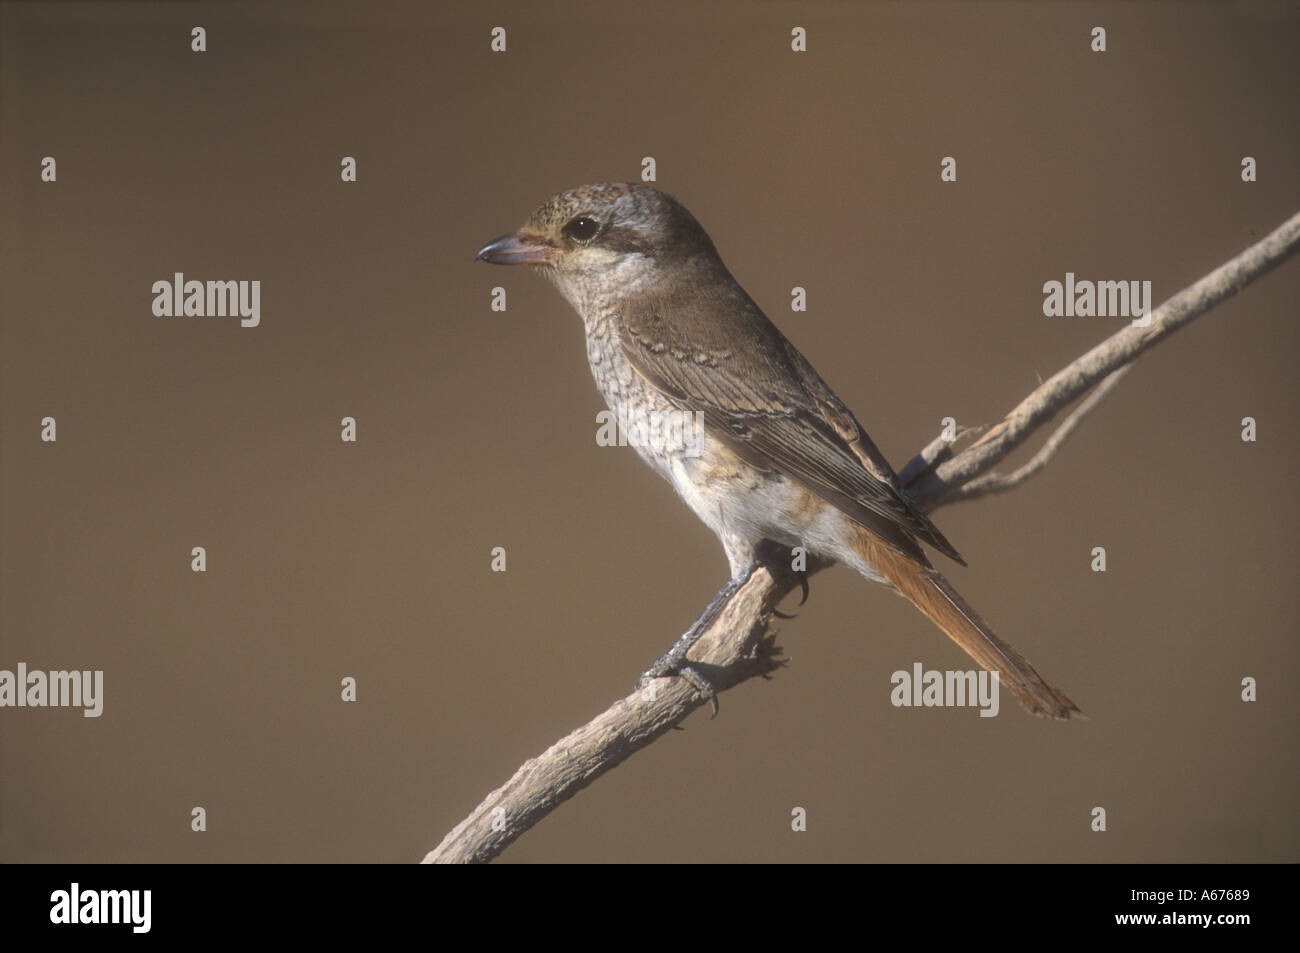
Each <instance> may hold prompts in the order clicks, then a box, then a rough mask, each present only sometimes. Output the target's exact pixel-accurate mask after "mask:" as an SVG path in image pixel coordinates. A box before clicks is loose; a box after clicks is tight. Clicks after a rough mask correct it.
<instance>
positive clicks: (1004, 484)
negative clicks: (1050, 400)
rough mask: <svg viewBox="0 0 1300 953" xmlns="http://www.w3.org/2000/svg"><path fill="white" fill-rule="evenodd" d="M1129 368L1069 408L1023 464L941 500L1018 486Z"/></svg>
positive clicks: (1049, 457)
mask: <svg viewBox="0 0 1300 953" xmlns="http://www.w3.org/2000/svg"><path fill="white" fill-rule="evenodd" d="M1132 369H1133V365H1132V364H1125V365H1124V366H1123V367H1121V368H1120V369H1119V370H1117V371H1111V374H1110V376H1109V377H1107V378H1106V379H1105V380H1103V381H1102V382H1101V383H1100V384H1098V385H1097V386H1096V387H1095V388H1093V391H1092V393H1090V394H1089V395H1088V396H1087V397H1085V398H1084V399H1083V401H1082V402H1081V403H1080V404H1079V406H1078V407H1076V408H1074V410H1072V411H1070V416H1068V417H1066V418H1065V420H1063V421H1061V425H1060V426H1059V427H1057V428H1056V430H1054V431H1053V432H1052V435H1051V436H1050V437H1048V438H1047V441H1046V442H1045V443H1044V444H1043V445H1042V446H1041V447H1039V448H1038V452H1037V453H1035V454H1034V455H1033V456H1032V457H1031V458H1030V459H1029V462H1028V463H1026V464H1025V465H1024V466H1022V467H1020V468H1019V469H1017V470H1015V471H1013V472H1012V473H1009V474H1007V475H1005V476H1003V475H1002V474H1000V473H986V474H984V476H982V477H976V478H975V479H974V480H971V481H970V482H969V483H967V484H965V485H963V486H959V487H956V488H955V489H952V490H950V491H949V492H948V494H947V495H946V496H945V497H944V500H943V502H944V503H945V504H947V503H960V502H962V501H963V500H973V499H975V498H976V497H979V496H985V495H987V494H989V493H1003V492H1005V491H1007V490H1010V489H1014V488H1015V487H1018V486H1019V485H1020V484H1022V483H1024V482H1025V481H1026V480H1028V479H1029V478H1030V477H1031V476H1034V475H1035V474H1036V473H1038V472H1039V471H1040V470H1042V469H1043V467H1045V466H1047V464H1048V463H1050V462H1051V460H1052V458H1053V457H1054V456H1056V452H1057V451H1058V450H1060V449H1061V447H1062V446H1064V445H1065V441H1066V440H1068V439H1069V437H1070V434H1071V433H1073V432H1074V428H1075V427H1077V426H1079V424H1080V423H1082V422H1083V419H1084V418H1085V417H1087V416H1088V415H1089V414H1090V413H1092V411H1093V409H1094V408H1095V407H1096V406H1097V405H1098V404H1100V403H1101V402H1102V401H1103V400H1105V399H1106V396H1107V395H1108V394H1109V393H1110V392H1111V391H1113V390H1114V389H1115V387H1116V386H1117V385H1118V384H1119V382H1120V381H1122V380H1123V379H1124V375H1125V374H1127V373H1128V372H1129V371H1131V370H1132Z"/></svg>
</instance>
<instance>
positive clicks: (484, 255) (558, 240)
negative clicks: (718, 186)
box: [474, 183, 717, 304]
mask: <svg viewBox="0 0 1300 953" xmlns="http://www.w3.org/2000/svg"><path fill="white" fill-rule="evenodd" d="M716 255H717V252H716V251H715V250H714V247H713V243H712V241H710V239H709V236H708V235H707V234H706V233H705V231H704V229H703V228H702V227H700V223H699V222H697V221H696V220H695V217H694V216H693V215H691V213H690V212H688V211H687V210H686V209H685V208H683V207H682V205H681V204H680V203H679V202H678V201H677V200H676V199H674V198H673V197H672V196H671V195H668V194H667V193H665V192H661V191H659V190H658V189H656V188H653V187H652V186H649V185H644V184H641V183H626V184H613V185H585V186H583V187H581V188H577V189H572V190H571V191H568V192H562V193H560V194H559V195H556V196H555V197H554V198H551V199H550V200H548V201H547V202H545V203H543V204H542V205H541V206H540V207H539V208H538V209H537V210H536V211H535V212H533V214H532V215H530V216H529V217H528V220H527V221H526V222H525V223H524V224H523V226H522V227H521V228H520V229H519V230H518V231H514V232H510V233H509V234H507V235H502V236H501V237H500V238H498V239H495V240H494V241H491V242H488V244H486V245H484V246H483V247H482V248H481V249H479V252H478V254H477V255H475V256H474V260H475V261H486V262H491V263H492V264H495V265H535V266H538V267H540V268H541V269H542V271H543V272H544V273H545V274H546V276H547V277H548V278H550V279H551V280H552V281H554V282H555V284H556V285H557V286H558V287H559V289H560V291H561V292H562V293H564V295H565V296H566V297H568V298H569V299H570V300H571V301H573V302H574V303H575V304H576V303H577V302H579V301H581V300H589V299H590V298H591V297H592V295H593V294H597V295H603V294H606V293H608V291H609V289H618V290H619V292H620V293H624V294H626V293H631V292H634V291H635V290H636V289H637V288H638V287H640V286H643V285H648V284H649V283H652V282H654V281H655V280H656V279H657V278H658V277H659V276H660V273H661V272H663V271H665V270H668V269H671V268H673V267H675V266H678V265H680V264H681V263H682V262H684V261H691V260H693V259H700V258H703V259H708V258H716Z"/></svg>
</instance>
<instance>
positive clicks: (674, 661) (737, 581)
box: [636, 564, 757, 717]
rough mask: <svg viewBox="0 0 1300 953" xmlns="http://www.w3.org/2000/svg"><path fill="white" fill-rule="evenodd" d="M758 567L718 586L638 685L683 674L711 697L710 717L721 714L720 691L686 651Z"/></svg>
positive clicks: (642, 674)
mask: <svg viewBox="0 0 1300 953" xmlns="http://www.w3.org/2000/svg"><path fill="white" fill-rule="evenodd" d="M755 568H757V565H756V564H753V565H750V566H749V568H747V569H746V570H745V571H744V572H743V573H741V574H740V576H738V577H736V578H734V579H728V580H727V584H726V585H725V586H723V587H722V588H721V589H719V590H718V594H717V595H716V596H714V597H713V600H712V601H711V602H710V603H709V604H708V605H707V606H705V608H704V611H703V612H702V613H701V614H700V617H699V618H698V619H696V620H695V621H694V622H693V623H692V624H691V627H690V628H689V629H687V630H686V631H685V632H683V633H682V636H681V638H679V639H678V640H677V641H676V642H674V643H673V647H672V648H670V649H669V650H668V651H667V652H665V653H664V654H663V655H661V656H659V658H657V659H656V660H655V661H654V662H653V663H652V664H651V666H650V667H649V668H648V669H646V670H645V671H644V672H642V673H641V677H640V678H639V679H637V683H636V684H637V688H644V687H645V685H646V683H647V682H648V681H650V680H651V679H652V678H667V677H668V676H670V675H680V676H681V677H682V678H684V679H685V680H686V681H687V682H689V683H690V684H691V686H692V687H693V688H694V689H695V690H696V691H697V692H699V693H700V694H701V695H703V696H705V697H706V698H708V700H709V704H710V706H711V707H712V714H711V715H710V717H716V716H717V714H718V693H717V692H715V691H714V690H713V686H712V685H710V684H709V682H708V679H706V678H705V677H704V676H703V675H701V674H700V673H699V672H697V671H696V670H695V669H693V668H691V667H690V666H689V665H687V664H686V653H687V652H689V651H690V650H691V648H692V647H693V646H694V645H695V643H696V642H698V641H699V640H700V636H702V635H703V634H704V631H705V630H706V629H707V628H708V627H709V625H710V624H711V623H712V622H713V620H714V619H715V618H717V616H718V613H719V612H721V611H722V607H723V606H725V605H726V604H727V603H728V602H730V601H731V597H732V596H734V595H735V594H736V593H737V592H739V591H740V587H741V586H743V585H744V584H745V583H747V582H749V577H750V576H752V575H753V574H754V570H755Z"/></svg>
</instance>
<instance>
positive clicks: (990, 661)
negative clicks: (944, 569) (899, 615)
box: [857, 531, 1084, 719]
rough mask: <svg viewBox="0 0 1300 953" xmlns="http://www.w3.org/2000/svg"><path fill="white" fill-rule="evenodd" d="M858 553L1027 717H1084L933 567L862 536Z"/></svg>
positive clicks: (876, 540)
mask: <svg viewBox="0 0 1300 953" xmlns="http://www.w3.org/2000/svg"><path fill="white" fill-rule="evenodd" d="M858 542H859V545H858V547H857V548H858V549H859V550H860V552H861V554H862V556H863V558H865V559H866V560H867V561H868V562H869V563H871V565H872V566H874V567H875V568H876V570H877V571H879V572H880V574H881V575H882V576H884V577H885V578H886V579H888V580H889V581H890V582H891V583H892V584H893V585H894V588H895V589H897V590H898V591H899V592H900V593H901V594H902V595H903V596H904V597H905V598H906V599H907V601H908V602H910V603H912V605H914V606H916V607H917V608H918V609H920V610H921V611H922V612H924V613H925V614H926V616H927V617H929V619H930V621H932V622H933V623H934V624H935V625H937V626H938V627H939V628H940V629H942V630H943V631H944V632H945V633H947V635H948V637H949V638H950V639H952V640H953V641H954V642H956V643H957V644H958V645H959V646H961V647H962V648H963V649H964V650H965V651H966V654H967V655H969V656H970V657H971V658H973V659H974V660H975V661H976V662H978V663H979V664H980V665H981V666H982V667H983V668H985V669H987V670H988V671H990V672H997V673H998V681H999V683H1000V684H1001V685H1003V686H1005V687H1006V688H1007V689H1009V690H1010V691H1011V693H1012V694H1013V695H1015V696H1016V699H1017V700H1018V701H1019V702H1020V705H1021V707H1023V708H1024V709H1025V711H1028V712H1030V713H1031V714H1034V715H1041V716H1043V717H1047V718H1060V719H1068V718H1082V717H1084V715H1083V712H1081V711H1080V710H1079V706H1077V705H1076V704H1075V703H1074V702H1072V701H1070V699H1069V698H1067V697H1066V696H1065V693H1064V692H1062V691H1061V690H1060V689H1059V688H1057V687H1056V686H1055V685H1053V684H1052V683H1051V682H1049V681H1048V680H1047V679H1045V678H1043V676H1041V675H1039V674H1038V672H1037V670H1035V668H1034V667H1033V666H1032V665H1030V664H1029V662H1027V661H1026V660H1025V657H1024V656H1023V655H1021V654H1020V653H1019V652H1017V651H1016V650H1015V649H1013V648H1012V647H1011V646H1010V645H1008V644H1007V643H1006V642H1003V641H1002V640H1001V639H999V638H998V637H997V636H996V635H994V634H993V630H992V629H990V628H989V625H988V623H987V622H985V621H984V620H983V619H981V618H980V616H979V613H977V612H976V611H975V610H974V609H972V608H971V607H970V604H969V603H968V602H967V601H966V600H965V599H963V598H962V597H961V594H960V593H958V592H957V590H956V589H954V588H953V587H952V583H950V582H948V580H947V579H945V578H944V577H943V574H942V573H940V572H939V571H938V570H937V569H935V568H934V567H932V566H930V565H928V564H927V563H926V562H924V561H918V560H917V559H915V558H914V557H912V556H909V555H907V554H906V553H902V552H900V551H899V550H897V549H895V548H894V547H892V546H890V545H889V544H888V543H885V542H883V541H881V540H878V539H877V538H876V537H875V536H874V535H873V534H870V533H868V532H866V531H863V532H862V533H861V534H860V536H859V540H858Z"/></svg>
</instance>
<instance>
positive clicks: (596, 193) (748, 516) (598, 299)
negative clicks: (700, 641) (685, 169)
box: [476, 184, 1081, 718]
mask: <svg viewBox="0 0 1300 953" xmlns="http://www.w3.org/2000/svg"><path fill="white" fill-rule="evenodd" d="M478 259H482V260H483V261H488V262H492V263H494V264H500V265H519V264H526V265H534V266H537V267H538V268H540V269H541V271H542V273H543V274H544V275H546V277H548V278H549V279H550V280H551V281H552V282H553V283H554V284H555V286H556V287H557V288H559V290H560V293H561V294H562V295H564V297H565V298H567V299H568V301H569V303H570V304H572V305H573V307H574V308H575V309H576V310H577V312H578V314H579V315H581V317H582V322H583V326H584V328H585V330H586V335H587V357H588V359H589V361H590V363H591V373H592V375H593V376H594V377H595V379H596V386H597V387H598V388H599V389H600V392H601V394H602V395H603V396H604V398H605V401H606V403H607V404H608V405H609V407H610V409H611V410H613V411H614V412H615V413H616V414H617V415H618V417H619V419H620V420H621V421H623V422H624V423H625V424H627V425H629V426H632V427H635V428H636V429H637V430H639V431H642V432H652V431H655V430H658V431H660V432H662V430H663V428H662V426H660V424H659V420H662V419H664V418H667V417H670V416H671V415H677V416H678V417H680V416H681V414H682V412H689V413H692V414H699V415H701V417H700V419H702V420H703V424H704V433H703V436H702V438H701V439H699V440H698V441H697V442H695V443H694V444H693V445H692V446H690V447H687V446H686V444H685V442H684V441H677V442H674V441H671V440H650V441H646V440H641V441H636V442H635V443H634V446H635V447H636V449H637V452H638V453H639V454H640V455H641V457H642V458H643V459H644V460H645V461H646V462H647V463H648V464H650V466H652V467H653V468H654V469H655V470H657V471H658V472H659V473H660V474H661V475H662V476H663V477H664V478H666V479H667V480H668V482H669V483H671V484H672V485H673V487H674V488H675V489H676V490H677V493H678V495H680V496H681V498H682V499H683V500H684V501H685V502H686V504H687V505H688V506H689V507H690V508H691V509H692V510H694V511H695V514H696V515H697V516H699V518H700V519H702V520H703V521H704V522H705V523H706V524H707V525H708V526H709V527H710V528H711V529H712V530H713V531H714V532H715V533H716V534H717V535H718V539H720V540H721V541H722V547H723V549H724V550H725V551H726V554H727V559H728V561H729V562H730V564H731V580H730V582H728V583H727V586H726V587H724V588H723V590H722V592H720V593H719V594H718V598H717V599H715V600H714V603H713V606H712V607H711V609H716V607H717V606H718V605H719V604H720V603H721V602H725V601H726V599H727V598H729V597H730V595H731V594H732V593H734V592H735V591H736V590H737V589H738V588H739V587H740V586H741V585H743V583H744V582H745V581H746V580H747V579H748V578H749V575H750V573H751V572H752V571H753V569H754V568H755V566H756V565H757V558H758V546H759V544H760V543H761V542H762V541H763V540H765V539H767V540H772V541H774V542H776V543H779V544H781V545H784V546H787V547H796V546H802V547H804V548H805V551H806V552H807V553H808V554H809V555H811V556H815V557H818V558H820V559H823V560H834V561H836V562H842V563H844V564H846V565H848V566H851V567H852V568H854V569H856V570H857V571H858V572H859V573H861V574H862V575H863V576H866V577H867V578H868V579H870V580H872V581H874V582H879V583H884V584H885V585H888V586H891V587H892V588H894V589H895V590H897V591H898V592H899V593H900V594H902V595H903V596H904V597H906V598H907V599H908V600H909V601H910V602H911V603H912V604H913V605H915V606H916V607H917V608H918V609H920V610H921V611H922V612H923V613H925V615H926V616H928V617H929V618H930V619H931V621H933V622H934V623H935V625H937V626H938V627H939V628H940V629H942V630H943V631H944V632H946V633H947V634H948V636H949V637H950V638H951V639H952V640H953V641H954V642H956V643H957V644H958V645H960V646H961V647H962V648H963V649H965V650H966V652H967V653H969V654H970V656H971V658H973V659H974V660H975V661H976V662H978V663H979V664H980V665H981V666H983V667H984V668H986V669H988V670H989V671H996V672H998V673H999V678H1000V682H1001V684H1002V685H1004V686H1006V687H1007V688H1008V689H1009V690H1010V691H1011V692H1012V693H1013V694H1014V695H1015V696H1016V698H1017V699H1018V700H1019V701H1020V703H1021V705H1023V706H1024V708H1025V709H1026V710H1028V711H1030V712H1032V713H1034V714H1036V715H1045V716H1049V717H1052V718H1069V717H1071V716H1078V715H1080V714H1081V712H1080V711H1079V709H1078V708H1077V707H1076V706H1075V704H1074V702H1072V701H1070V699H1069V698H1067V697H1066V696H1065V695H1064V694H1063V693H1062V692H1061V691H1060V690H1059V689H1057V688H1056V687H1054V686H1053V685H1052V684H1051V683H1050V682H1048V681H1047V680H1046V679H1044V678H1043V677H1042V676H1041V675H1039V674H1038V672H1037V671H1035V670H1034V668H1033V666H1031V665H1030V664H1029V663H1028V662H1027V661H1025V659H1024V658H1023V657H1022V656H1021V655H1020V653H1019V652H1017V651H1016V650H1015V649H1013V648H1012V647H1011V646H1009V645H1008V644H1007V643H1005V642H1003V641H1002V640H1001V639H999V638H998V637H997V636H996V635H994V634H993V632H992V630H991V629H990V628H989V626H988V624H987V623H986V622H985V621H984V620H983V619H981V618H980V616H979V614H978V613H976V612H975V610H974V609H972V608H971V607H970V605H969V604H968V603H967V602H966V600H965V599H963V598H962V597H961V596H960V595H959V594H958V593H957V590H956V589H954V588H953V586H952V584H951V583H949V582H948V580H947V579H945V578H944V577H943V575H942V574H941V573H940V572H939V571H938V570H937V569H935V568H934V567H933V566H932V565H931V564H930V561H929V559H928V558H927V557H926V555H925V552H924V551H923V550H922V548H921V544H922V543H925V544H927V545H929V546H932V547H933V548H935V549H937V550H938V551H939V552H941V553H943V554H944V555H945V556H948V557H949V558H950V559H954V560H956V561H957V562H959V563H962V565H965V562H964V561H963V560H962V558H961V556H960V554H958V552H957V550H955V549H954V548H953V547H952V544H950V543H949V542H948V540H946V539H945V538H944V536H943V534H942V533H940V532H939V530H938V529H937V528H936V527H935V525H934V524H933V523H931V522H930V520H929V518H928V517H926V515H925V514H924V513H922V512H921V511H920V509H918V508H917V506H916V505H915V504H914V503H913V502H912V500H911V499H910V498H909V497H908V495H907V492H906V491H905V490H904V489H903V488H902V486H901V485H900V484H899V481H898V477H897V475H896V474H895V473H894V471H893V469H892V468H891V467H890V466H889V463H888V462H887V461H886V460H885V458H884V457H883V456H882V455H881V453H880V451H879V450H877V449H876V446H875V444H873V443H872V442H871V438H870V437H868V436H867V433H866V431H865V430H863V428H862V426H861V425H860V424H859V423H858V421H857V419H856V418H855V417H854V416H853V414H852V413H851V412H850V411H849V409H848V407H846V406H845V405H844V402H843V401H841V400H840V399H839V398H838V397H836V396H835V393H834V391H832V390H831V389H830V387H828V386H827V385H826V382H825V381H823V380H822V379H821V377H820V376H818V374H817V372H816V371H815V370H813V367H812V365H811V364H809V363H808V360H807V359H806V358H805V357H804V356H803V355H802V354H801V353H799V351H798V350H797V349H796V348H795V346H794V345H793V344H791V343H790V342H789V341H787V340H786V338H785V336H784V335H783V334H782V333H781V332H780V331H779V330H777V328H776V326H775V325H773V324H772V322H771V321H769V320H768V319H767V316H766V315H764V314H763V312H762V311H761V310H759V307H758V305H756V304H755V303H754V302H753V300H752V299H751V298H750V297H749V295H748V294H746V293H745V290H744V289H743V288H741V287H740V285H739V284H737V282H736V280H735V279H734V278H733V277H732V276H731V273H730V272H729V271H727V268H726V266H725V265H724V264H723V263H722V259H721V258H720V257H719V256H718V252H717V250H716V249H715V248H714V247H713V242H712V241H711V240H710V239H709V236H708V234H706V233H705V231H704V229H703V228H702V227H701V226H700V224H699V222H697V221H696V220H695V218H694V216H692V215H691V213H690V212H688V211H687V210H686V209H685V208H683V207H682V206H681V205H680V204H679V203H678V202H677V201H676V200H675V199H674V198H672V197H671V196H669V195H667V194H665V193H663V192H660V191H659V190H658V189H655V188H652V187H650V186H647V185H641V184H627V185H589V186H584V187H583V188H579V189H574V190H573V191H570V192H564V193H562V194H560V195H557V196H555V197H554V198H552V199H551V200H550V201H548V202H546V203H545V204H544V205H542V206H541V207H540V208H539V209H537V211H535V212H533V214H532V215H531V216H530V217H529V218H528V221H527V222H525V223H524V225H523V227H522V228H520V229H519V230H518V231H516V232H512V233H511V234H508V235H504V236H502V237H501V238H498V239H497V240H495V241H493V242H490V243H489V244H487V245H485V246H484V247H483V248H482V249H481V250H480V251H479V253H478V255H477V257H476V260H478ZM708 616H709V613H707V612H706V616H705V617H704V619H702V620H701V622H704V621H705V620H706V619H707V618H708ZM704 628H705V626H704V625H702V624H701V623H697V624H696V625H695V626H693V627H692V629H691V631H689V632H687V633H686V635H684V636H683V637H682V639H680V640H679V641H678V643H677V644H676V645H675V646H674V647H673V649H672V650H671V651H670V652H669V653H668V654H667V655H665V656H664V657H663V658H661V659H659V660H658V661H657V662H656V663H655V664H654V665H653V666H652V667H651V668H650V670H649V671H647V672H646V676H645V677H659V676H665V675H671V674H681V675H684V676H686V677H688V678H690V679H691V681H692V682H694V683H695V684H697V685H700V684H701V683H702V679H700V677H699V675H698V673H695V672H693V671H692V670H691V669H690V668H689V666H688V665H687V659H686V653H687V651H688V650H689V649H690V647H691V644H692V643H693V642H694V640H695V639H696V638H698V636H699V635H700V634H701V632H702V631H703V629H704ZM703 684H704V688H705V690H707V683H703Z"/></svg>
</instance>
